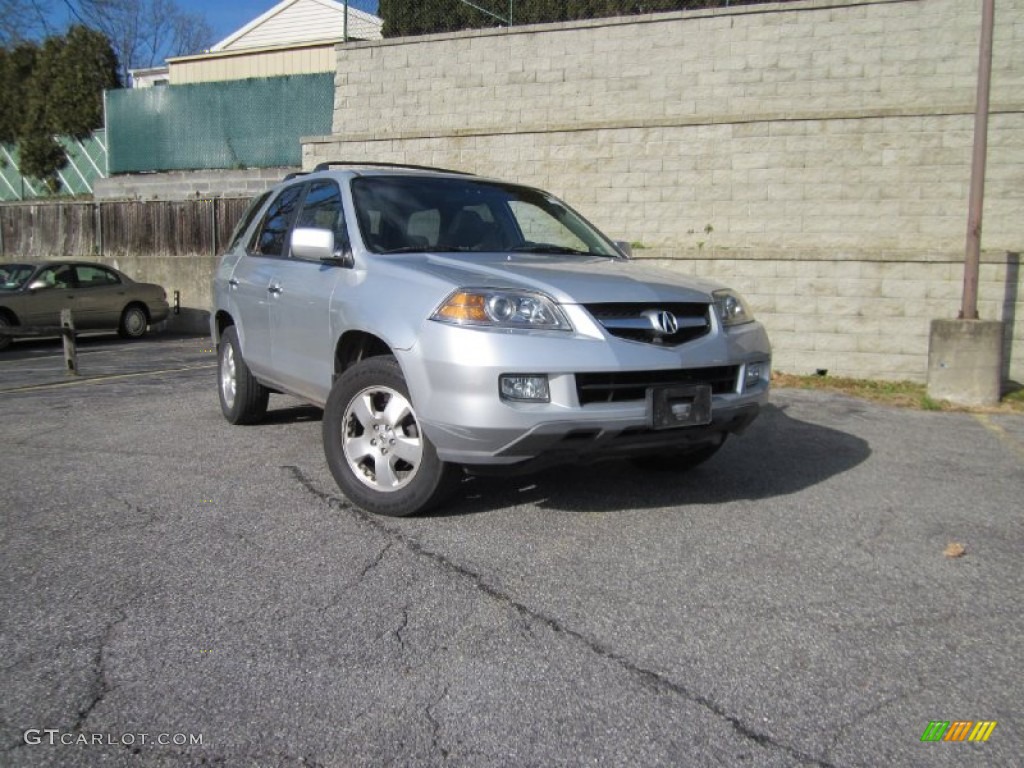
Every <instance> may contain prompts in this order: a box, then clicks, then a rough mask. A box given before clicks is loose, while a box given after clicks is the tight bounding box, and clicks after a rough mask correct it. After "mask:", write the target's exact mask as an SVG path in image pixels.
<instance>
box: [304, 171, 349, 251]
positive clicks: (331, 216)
mask: <svg viewBox="0 0 1024 768" xmlns="http://www.w3.org/2000/svg"><path fill="white" fill-rule="evenodd" d="M295 226H296V227H313V228H314V229H329V230H331V231H332V232H333V233H334V245H335V248H338V249H344V248H347V246H348V230H347V229H346V227H345V213H344V211H342V207H341V190H340V189H338V185H337V184H335V183H334V182H333V181H315V182H313V183H312V184H310V185H309V192H307V193H306V199H305V200H303V201H302V212H301V213H300V214H299V218H298V221H297V222H296V224H295Z"/></svg>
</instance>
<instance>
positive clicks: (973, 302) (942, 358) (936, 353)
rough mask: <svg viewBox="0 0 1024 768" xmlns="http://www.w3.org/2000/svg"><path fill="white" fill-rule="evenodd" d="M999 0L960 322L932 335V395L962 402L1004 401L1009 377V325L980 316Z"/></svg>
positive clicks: (986, 9) (984, 82)
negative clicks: (1005, 360)
mask: <svg viewBox="0 0 1024 768" xmlns="http://www.w3.org/2000/svg"><path fill="white" fill-rule="evenodd" d="M994 18H995V0H981V42H980V44H979V47H978V93H977V99H976V104H975V109H974V153H973V156H972V158H971V193H970V199H969V201H968V206H967V207H968V211H967V244H966V249H965V250H966V252H965V254H964V290H963V300H962V302H961V304H960V316H959V319H957V320H932V323H931V332H930V335H929V339H928V394H929V395H930V396H931V397H933V398H935V399H936V400H949V401H950V402H953V403H956V404H957V405H994V404H995V403H998V402H999V395H1000V391H1001V389H1002V377H1003V361H1002V353H1003V334H1004V328H1003V323H1002V321H1000V320H980V319H979V318H978V272H979V267H980V263H981V214H982V210H983V209H984V202H985V156H986V153H987V150H988V110H989V90H990V86H991V82H992V29H993V25H994Z"/></svg>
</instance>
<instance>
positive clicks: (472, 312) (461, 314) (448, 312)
mask: <svg viewBox="0 0 1024 768" xmlns="http://www.w3.org/2000/svg"><path fill="white" fill-rule="evenodd" d="M430 319H431V320H437V321H439V322H442V323H451V324H453V325H476V326H485V327H489V328H532V329H535V330H542V331H568V330H570V325H569V321H568V320H566V319H565V316H564V315H563V314H562V312H561V310H559V309H558V307H557V306H555V303H554V302H553V301H552V300H551V299H549V298H548V297H547V296H543V295H541V294H539V293H530V292H528V291H500V290H490V289H471V288H461V289H459V290H457V291H455V292H454V293H452V294H451V295H449V296H448V298H447V299H445V301H444V303H443V304H442V305H441V306H440V307H438V308H437V310H436V311H435V312H434V314H432V315H431V316H430Z"/></svg>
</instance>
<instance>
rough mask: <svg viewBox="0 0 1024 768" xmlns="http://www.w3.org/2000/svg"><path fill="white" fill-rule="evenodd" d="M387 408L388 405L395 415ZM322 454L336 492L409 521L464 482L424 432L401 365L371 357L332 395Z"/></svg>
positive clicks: (336, 386) (337, 383) (326, 412)
mask: <svg viewBox="0 0 1024 768" xmlns="http://www.w3.org/2000/svg"><path fill="white" fill-rule="evenodd" d="M388 406H391V407H390V408H389V407H388ZM323 436H324V453H325V455H326V457H327V465H328V466H329V467H330V469H331V474H332V475H334V479H335V481H336V482H337V483H338V487H339V488H341V490H342V492H343V493H344V494H345V496H347V497H348V499H349V500H350V501H352V503H354V504H355V505H356V506H358V507H361V508H362V509H365V510H366V511H367V512H372V513H374V514H378V515H388V516H389V517H405V516H407V515H414V514H417V513H419V512H425V511H426V510H428V509H430V508H432V507H435V506H437V505H438V504H440V503H441V502H442V501H443V500H444V499H445V498H446V497H447V496H448V495H449V494H450V493H451V492H452V491H453V490H454V489H455V486H456V485H457V484H458V482H459V478H460V477H461V475H462V470H461V468H460V467H458V466H455V465H451V464H446V463H445V462H443V461H441V460H440V459H439V458H438V457H437V451H436V450H435V449H434V446H433V445H432V444H431V442H430V440H429V439H428V438H427V436H426V435H425V434H423V432H422V430H421V429H420V426H419V422H418V421H417V418H416V412H415V411H414V410H413V407H412V402H411V401H410V398H409V389H408V387H407V386H406V384H405V377H404V376H402V370H401V368H400V367H399V365H398V361H397V360H395V358H394V357H391V356H390V355H387V356H380V357H371V358H369V359H366V360H363V361H362V362H360V363H357V364H356V365H354V366H352V367H351V368H349V369H348V370H347V371H345V373H343V374H342V375H341V376H340V377H338V379H337V381H335V382H334V386H333V387H332V388H331V394H330V397H328V399H327V407H326V408H325V409H324V421H323Z"/></svg>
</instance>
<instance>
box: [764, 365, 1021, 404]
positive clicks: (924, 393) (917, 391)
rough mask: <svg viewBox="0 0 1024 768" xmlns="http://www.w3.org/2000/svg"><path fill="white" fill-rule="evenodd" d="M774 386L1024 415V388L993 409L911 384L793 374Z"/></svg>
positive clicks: (776, 377) (779, 376) (776, 379)
mask: <svg viewBox="0 0 1024 768" xmlns="http://www.w3.org/2000/svg"><path fill="white" fill-rule="evenodd" d="M772 386H773V387H780V388H782V389H787V388H788V389H820V390H825V391H827V392H839V393H841V394H844V395H849V396H851V397H859V398H861V399H863V400H870V401H871V402H874V403H884V404H885V405H894V406H897V407H899V408H913V409H916V410H919V411H972V410H973V411H986V412H993V411H994V412H999V411H1005V412H1014V413H1024V389H1018V390H1017V391H1016V392H1013V393H1011V394H1009V395H1007V396H1006V397H1004V398H1003V400H1002V402H1001V403H1000V404H999V405H998V406H996V407H994V408H965V407H963V406H958V405H952V404H951V403H948V402H946V401H945V400H934V399H932V398H931V397H929V396H928V390H927V387H925V385H924V384H917V383H915V382H912V381H873V380H871V379H849V378H846V377H843V376H797V375H794V374H791V373H778V372H773V373H772Z"/></svg>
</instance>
